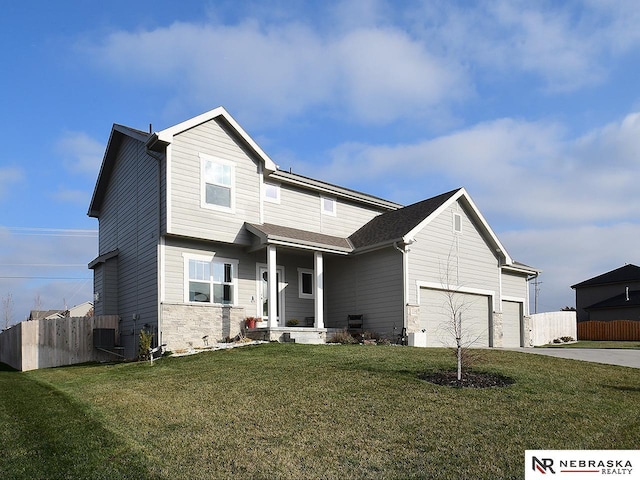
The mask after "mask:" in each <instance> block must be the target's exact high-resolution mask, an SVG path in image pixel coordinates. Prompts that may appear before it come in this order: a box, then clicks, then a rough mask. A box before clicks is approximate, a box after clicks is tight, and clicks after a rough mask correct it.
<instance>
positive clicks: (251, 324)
mask: <svg viewBox="0 0 640 480" xmlns="http://www.w3.org/2000/svg"><path fill="white" fill-rule="evenodd" d="M244 325H245V327H247V328H256V317H247V318H246V319H245V320H244Z"/></svg>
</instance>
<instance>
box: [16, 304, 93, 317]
mask: <svg viewBox="0 0 640 480" xmlns="http://www.w3.org/2000/svg"><path fill="white" fill-rule="evenodd" d="M92 312H93V302H84V303H81V304H80V305H75V306H73V307H71V308H68V309H66V310H31V311H30V312H29V318H28V319H27V320H42V319H52V318H64V317H86V316H89V315H90V314H91V313H92Z"/></svg>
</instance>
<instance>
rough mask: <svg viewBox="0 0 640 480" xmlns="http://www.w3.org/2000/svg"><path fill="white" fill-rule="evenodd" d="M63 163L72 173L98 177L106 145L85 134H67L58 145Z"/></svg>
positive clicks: (57, 148)
mask: <svg viewBox="0 0 640 480" xmlns="http://www.w3.org/2000/svg"><path fill="white" fill-rule="evenodd" d="M56 150H57V151H58V153H59V154H60V155H61V156H62V157H63V163H64V165H65V167H66V168H67V170H69V171H70V172H71V173H82V174H92V175H97V172H98V170H99V168H100V163H101V162H102V155H103V153H104V144H102V143H101V142H99V141H97V140H95V139H93V138H91V137H90V136H89V135H87V134H86V133H84V132H66V133H65V134H64V135H63V136H62V138H60V139H59V140H58V142H57V144H56Z"/></svg>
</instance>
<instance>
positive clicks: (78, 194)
mask: <svg viewBox="0 0 640 480" xmlns="http://www.w3.org/2000/svg"><path fill="white" fill-rule="evenodd" d="M51 196H52V197H53V198H54V199H55V200H57V201H59V202H64V203H73V204H77V205H88V204H89V200H90V198H91V197H90V194H89V192H87V191H85V190H74V189H69V188H64V187H59V188H58V190H57V191H56V192H54V193H52V194H51Z"/></svg>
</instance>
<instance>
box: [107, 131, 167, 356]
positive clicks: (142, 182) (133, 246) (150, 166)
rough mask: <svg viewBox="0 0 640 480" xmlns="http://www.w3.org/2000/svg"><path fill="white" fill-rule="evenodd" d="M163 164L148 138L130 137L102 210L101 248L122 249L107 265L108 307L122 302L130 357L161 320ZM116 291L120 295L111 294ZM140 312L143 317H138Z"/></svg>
mask: <svg viewBox="0 0 640 480" xmlns="http://www.w3.org/2000/svg"><path fill="white" fill-rule="evenodd" d="M158 169H159V164H158V160H156V159H155V158H153V157H151V156H149V155H147V153H146V150H145V147H144V144H143V143H142V142H138V141H136V140H133V139H131V138H128V137H125V138H124V140H123V141H122V144H121V146H120V149H119V152H118V156H117V160H116V164H115V167H114V170H113V173H112V176H111V178H110V181H109V186H108V189H107V192H106V194H105V198H104V202H103V205H102V209H101V211H100V215H99V225H100V230H99V248H100V254H103V253H106V252H109V251H112V250H115V249H116V248H117V249H118V250H119V252H120V253H119V255H118V259H117V263H116V262H114V261H109V262H108V263H107V264H106V265H105V266H108V268H106V269H105V268H103V269H101V270H103V274H104V276H103V280H102V282H103V285H102V286H103V290H104V291H103V295H104V297H103V298H105V304H104V306H103V307H102V308H104V309H106V310H111V309H113V308H117V314H118V315H120V316H121V317H122V325H121V335H122V337H121V341H122V343H123V346H124V347H125V354H126V356H128V357H132V356H135V355H136V345H137V335H138V333H139V330H140V328H142V326H143V325H144V324H148V325H150V326H151V328H152V329H153V328H154V327H155V326H157V318H158V308H157V300H158V296H157V277H156V266H157V243H158V233H159V222H160V219H159V217H160V215H159V210H158V209H159V202H158V198H159V197H158V185H159V171H158ZM116 265H117V268H112V266H113V267H116ZM116 275H117V277H115V276H116ZM114 277H115V278H117V281H115V278H114ZM105 279H106V280H105ZM107 287H108V288H107ZM114 293H115V294H116V295H117V301H114V299H113V298H106V297H107V296H108V295H109V296H111V297H112V296H113V294H114ZM103 313H116V312H107V311H105V312H103ZM134 314H135V315H139V318H137V317H136V319H135V320H134V317H133V316H134Z"/></svg>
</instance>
